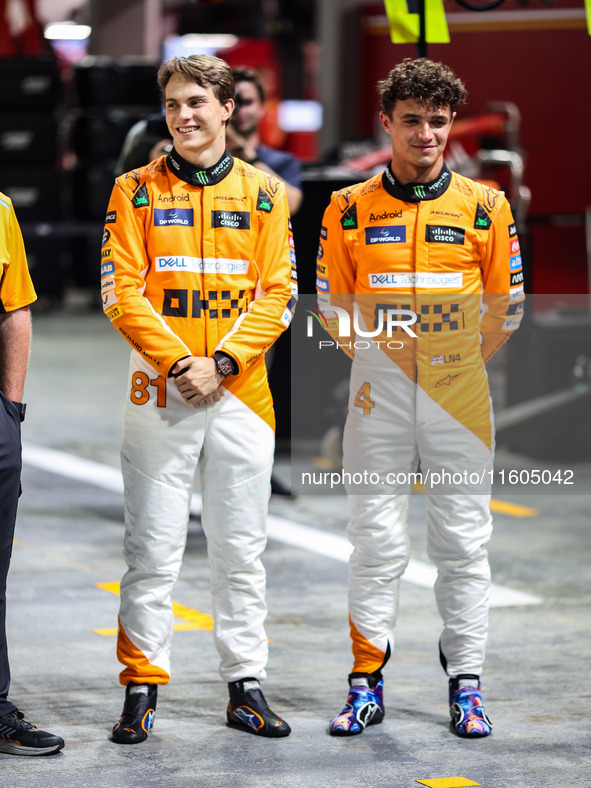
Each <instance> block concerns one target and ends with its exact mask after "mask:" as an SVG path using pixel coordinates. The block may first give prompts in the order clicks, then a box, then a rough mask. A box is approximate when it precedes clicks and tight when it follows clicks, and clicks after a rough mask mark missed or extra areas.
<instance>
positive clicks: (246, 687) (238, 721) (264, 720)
mask: <svg viewBox="0 0 591 788" xmlns="http://www.w3.org/2000/svg"><path fill="white" fill-rule="evenodd" d="M228 689H229V690H230V701H229V703H228V710H227V712H226V716H227V720H228V725H230V726H231V727H233V728H239V729H240V730H242V731H248V733H254V734H256V735H257V736H267V737H269V738H273V739H278V738H281V737H282V736H289V734H290V733H291V728H290V727H289V725H288V724H287V723H286V722H285V720H282V719H281V717H278V716H277V715H276V714H274V713H273V712H272V711H271V709H270V708H269V707H268V705H267V701H266V700H265V696H264V695H263V693H262V691H261V686H260V684H259V682H258V681H257V679H252V678H246V679H240V681H232V682H231V683H230V684H228Z"/></svg>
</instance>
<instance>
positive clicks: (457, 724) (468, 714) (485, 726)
mask: <svg viewBox="0 0 591 788" xmlns="http://www.w3.org/2000/svg"><path fill="white" fill-rule="evenodd" d="M449 713H450V715H451V723H452V726H453V728H454V730H455V732H456V733H457V734H458V736H466V737H470V738H476V737H477V736H488V735H489V734H490V733H492V722H491V721H490V720H489V718H488V717H487V716H486V712H485V711H484V702H483V700H482V695H481V693H480V678H479V676H475V675H471V674H467V673H466V674H462V675H460V676H456V677H455V678H454V679H450V680H449Z"/></svg>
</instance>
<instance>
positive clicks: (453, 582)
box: [419, 394, 494, 677]
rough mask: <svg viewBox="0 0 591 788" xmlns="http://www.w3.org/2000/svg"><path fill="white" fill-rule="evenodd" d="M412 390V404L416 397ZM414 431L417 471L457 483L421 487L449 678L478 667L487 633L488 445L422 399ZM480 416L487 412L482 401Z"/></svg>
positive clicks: (490, 454) (487, 406) (490, 456)
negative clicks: (422, 417) (437, 474)
mask: <svg viewBox="0 0 591 788" xmlns="http://www.w3.org/2000/svg"><path fill="white" fill-rule="evenodd" d="M423 397H424V395H423V394H420V395H419V404H420V405H422V403H423ZM425 402H426V405H425V406H424V407H422V409H421V415H425V423H423V424H421V426H420V429H419V445H420V453H421V466H422V470H423V473H426V472H427V471H431V472H441V471H442V470H443V469H445V470H447V471H448V472H449V474H450V475H451V478H452V479H453V478H456V479H458V480H460V481H459V483H455V482H452V483H451V484H446V486H445V488H444V489H445V492H438V491H437V489H435V490H431V489H429V487H428V488H427V490H426V493H427V553H428V555H429V558H430V559H431V561H433V563H434V564H435V565H436V566H437V570H438V575H437V581H436V584H435V596H436V600H437V607H438V610H439V613H440V615H441V617H442V619H443V634H442V636H441V641H440V645H441V651H442V653H443V656H444V658H445V660H446V661H447V666H446V670H447V673H448V675H449V676H452V677H453V676H457V675H458V674H460V673H474V674H477V675H480V673H481V672H482V668H483V664H484V657H485V651H486V639H487V633H488V610H489V593H490V567H489V563H488V553H487V550H486V544H487V543H488V541H489V540H490V537H491V534H492V518H491V515H490V488H491V485H490V471H491V469H492V467H493V460H494V447H492V448H489V447H488V446H486V445H485V444H484V443H483V442H482V441H481V440H480V439H479V438H478V437H477V436H476V435H475V434H474V433H473V432H472V431H471V430H469V429H468V428H466V427H465V426H464V425H462V424H460V423H459V422H458V421H456V420H454V419H453V418H452V417H451V416H450V415H449V414H448V413H447V412H446V411H445V410H443V409H442V408H440V407H439V406H438V405H436V404H435V403H434V402H432V401H431V400H427V399H426V398H425ZM481 407H482V408H483V409H484V413H483V418H487V417H488V418H492V414H491V413H490V402H489V401H484V402H482V405H481Z"/></svg>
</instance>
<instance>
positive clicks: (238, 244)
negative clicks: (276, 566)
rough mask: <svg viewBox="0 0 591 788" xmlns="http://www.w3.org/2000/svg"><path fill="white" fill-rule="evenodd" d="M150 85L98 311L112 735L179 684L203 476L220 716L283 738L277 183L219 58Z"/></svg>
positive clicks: (283, 271)
mask: <svg viewBox="0 0 591 788" xmlns="http://www.w3.org/2000/svg"><path fill="white" fill-rule="evenodd" d="M158 85H159V87H160V89H161V91H162V96H163V102H164V108H165V113H166V122H167V126H168V131H169V134H170V137H171V139H172V140H173V141H174V147H173V149H172V150H171V151H170V153H168V155H167V156H162V157H161V158H159V159H156V160H155V161H153V162H151V163H150V164H148V165H147V166H145V167H141V168H139V169H136V170H133V171H131V172H128V173H126V174H125V175H122V176H121V177H119V178H117V180H116V182H115V186H114V188H113V192H112V195H111V200H110V202H109V206H108V211H107V216H106V219H105V229H104V236H103V251H102V266H101V294H102V299H103V308H104V312H105V314H106V316H107V317H108V319H109V320H110V321H111V323H112V324H113V326H114V328H116V329H117V330H118V331H119V332H120V333H121V335H122V336H123V337H124V338H125V339H126V340H127V341H128V342H129V343H130V345H131V346H132V352H131V366H130V371H129V379H128V384H129V394H128V397H127V400H126V410H125V424H124V434H123V441H122V448H121V464H122V472H123V480H124V491H125V525H126V531H125V543H124V556H125V560H126V562H127V566H128V571H127V573H126V574H125V575H124V577H123V579H122V581H121V602H120V611H119V634H118V642H117V656H118V659H119V661H120V662H121V663H122V665H123V666H124V670H123V671H122V672H121V674H120V677H119V678H120V682H121V684H123V685H124V686H125V701H124V706H123V712H122V714H121V717H120V719H119V721H118V722H117V723H116V725H115V727H114V729H113V741H115V742H116V743H118V744H136V743H138V742H142V741H144V740H145V739H146V738H147V736H148V733H149V731H150V729H151V727H152V724H153V721H154V715H155V711H156V700H157V690H158V685H159V684H166V683H168V681H169V680H170V675H171V666H170V651H171V640H172V632H173V608H172V600H171V594H172V589H173V587H174V584H175V582H176V579H177V577H178V573H179V571H180V567H181V562H182V558H183V552H184V548H185V543H186V536H187V524H188V519H189V510H190V502H191V495H192V491H193V482H194V478H195V473H196V471H198V473H199V478H200V482H201V493H202V497H203V510H202V516H201V522H202V525H203V530H204V532H205V535H206V538H207V548H208V556H209V561H210V565H211V587H212V598H213V618H214V633H213V634H214V642H215V645H216V648H217V650H218V653H219V656H220V674H221V676H222V678H223V680H224V681H226V682H227V684H228V690H229V696H230V698H229V703H228V706H227V711H226V719H227V722H228V724H229V725H230V726H232V727H236V728H240V729H242V730H245V731H248V732H250V733H254V734H256V735H259V736H266V737H273V738H279V737H284V736H287V735H288V734H289V733H290V727H289V725H288V724H287V723H286V722H285V720H283V719H281V718H280V717H278V716H277V715H276V714H274V713H273V712H272V711H271V710H270V709H269V707H268V705H267V702H266V699H265V697H264V695H263V693H262V691H261V687H260V683H259V682H260V681H261V680H263V679H264V678H265V677H266V664H267V658H268V639H267V635H266V633H265V627H264V622H265V618H266V612H267V606H266V601H265V570H264V567H263V564H262V561H261V555H262V553H263V550H264V548H265V544H266V525H267V507H268V501H269V494H270V477H271V468H272V465H273V452H274V414H273V403H272V398H271V394H270V391H269V387H268V383H267V373H266V367H265V352H266V351H267V350H268V349H269V347H271V345H272V344H273V342H274V341H275V340H276V338H277V337H278V336H279V335H280V334H281V332H282V331H284V330H285V329H286V328H287V327H288V325H289V324H290V322H291V318H292V311H293V308H294V307H295V296H296V294H297V288H296V286H295V282H294V281H293V273H294V270H295V263H294V261H293V260H292V257H291V254H290V251H291V231H290V222H289V212H288V206H287V198H286V195H285V187H284V184H283V183H282V182H281V181H279V180H278V179H277V178H275V177H273V176H271V175H268V174H266V173H264V172H262V171H261V170H257V169H255V168H254V167H252V166H251V165H249V164H247V163H245V162H242V161H240V160H239V159H235V158H234V157H233V156H232V155H231V154H230V153H229V151H228V149H227V148H226V126H227V123H228V121H229V119H230V117H231V115H232V111H233V109H234V98H233V97H234V80H233V78H232V72H231V69H230V67H229V66H228V64H227V63H225V62H224V61H223V60H221V59H220V58H217V57H212V56H210V55H200V56H191V57H187V58H177V57H174V58H171V59H170V60H168V61H166V62H165V63H163V64H162V66H161V67H160V69H159V72H158ZM195 697H196V702H198V697H199V685H198V682H197V683H196V686H195Z"/></svg>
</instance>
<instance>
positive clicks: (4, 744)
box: [0, 711, 65, 755]
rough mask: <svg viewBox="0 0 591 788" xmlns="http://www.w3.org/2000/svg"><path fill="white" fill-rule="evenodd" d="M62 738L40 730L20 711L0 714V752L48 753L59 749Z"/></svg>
mask: <svg viewBox="0 0 591 788" xmlns="http://www.w3.org/2000/svg"><path fill="white" fill-rule="evenodd" d="M64 743H65V742H64V740H63V739H62V738H61V737H60V736H54V735H53V733H48V732H47V731H40V730H39V728H36V727H35V726H34V725H33V723H31V722H27V720H26V719H25V717H24V715H23V714H21V712H20V711H12V712H10V714H3V715H2V716H0V752H9V753H11V754H12V755H49V754H50V753H52V752H57V751H58V750H61V749H62V747H63V746H64Z"/></svg>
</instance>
